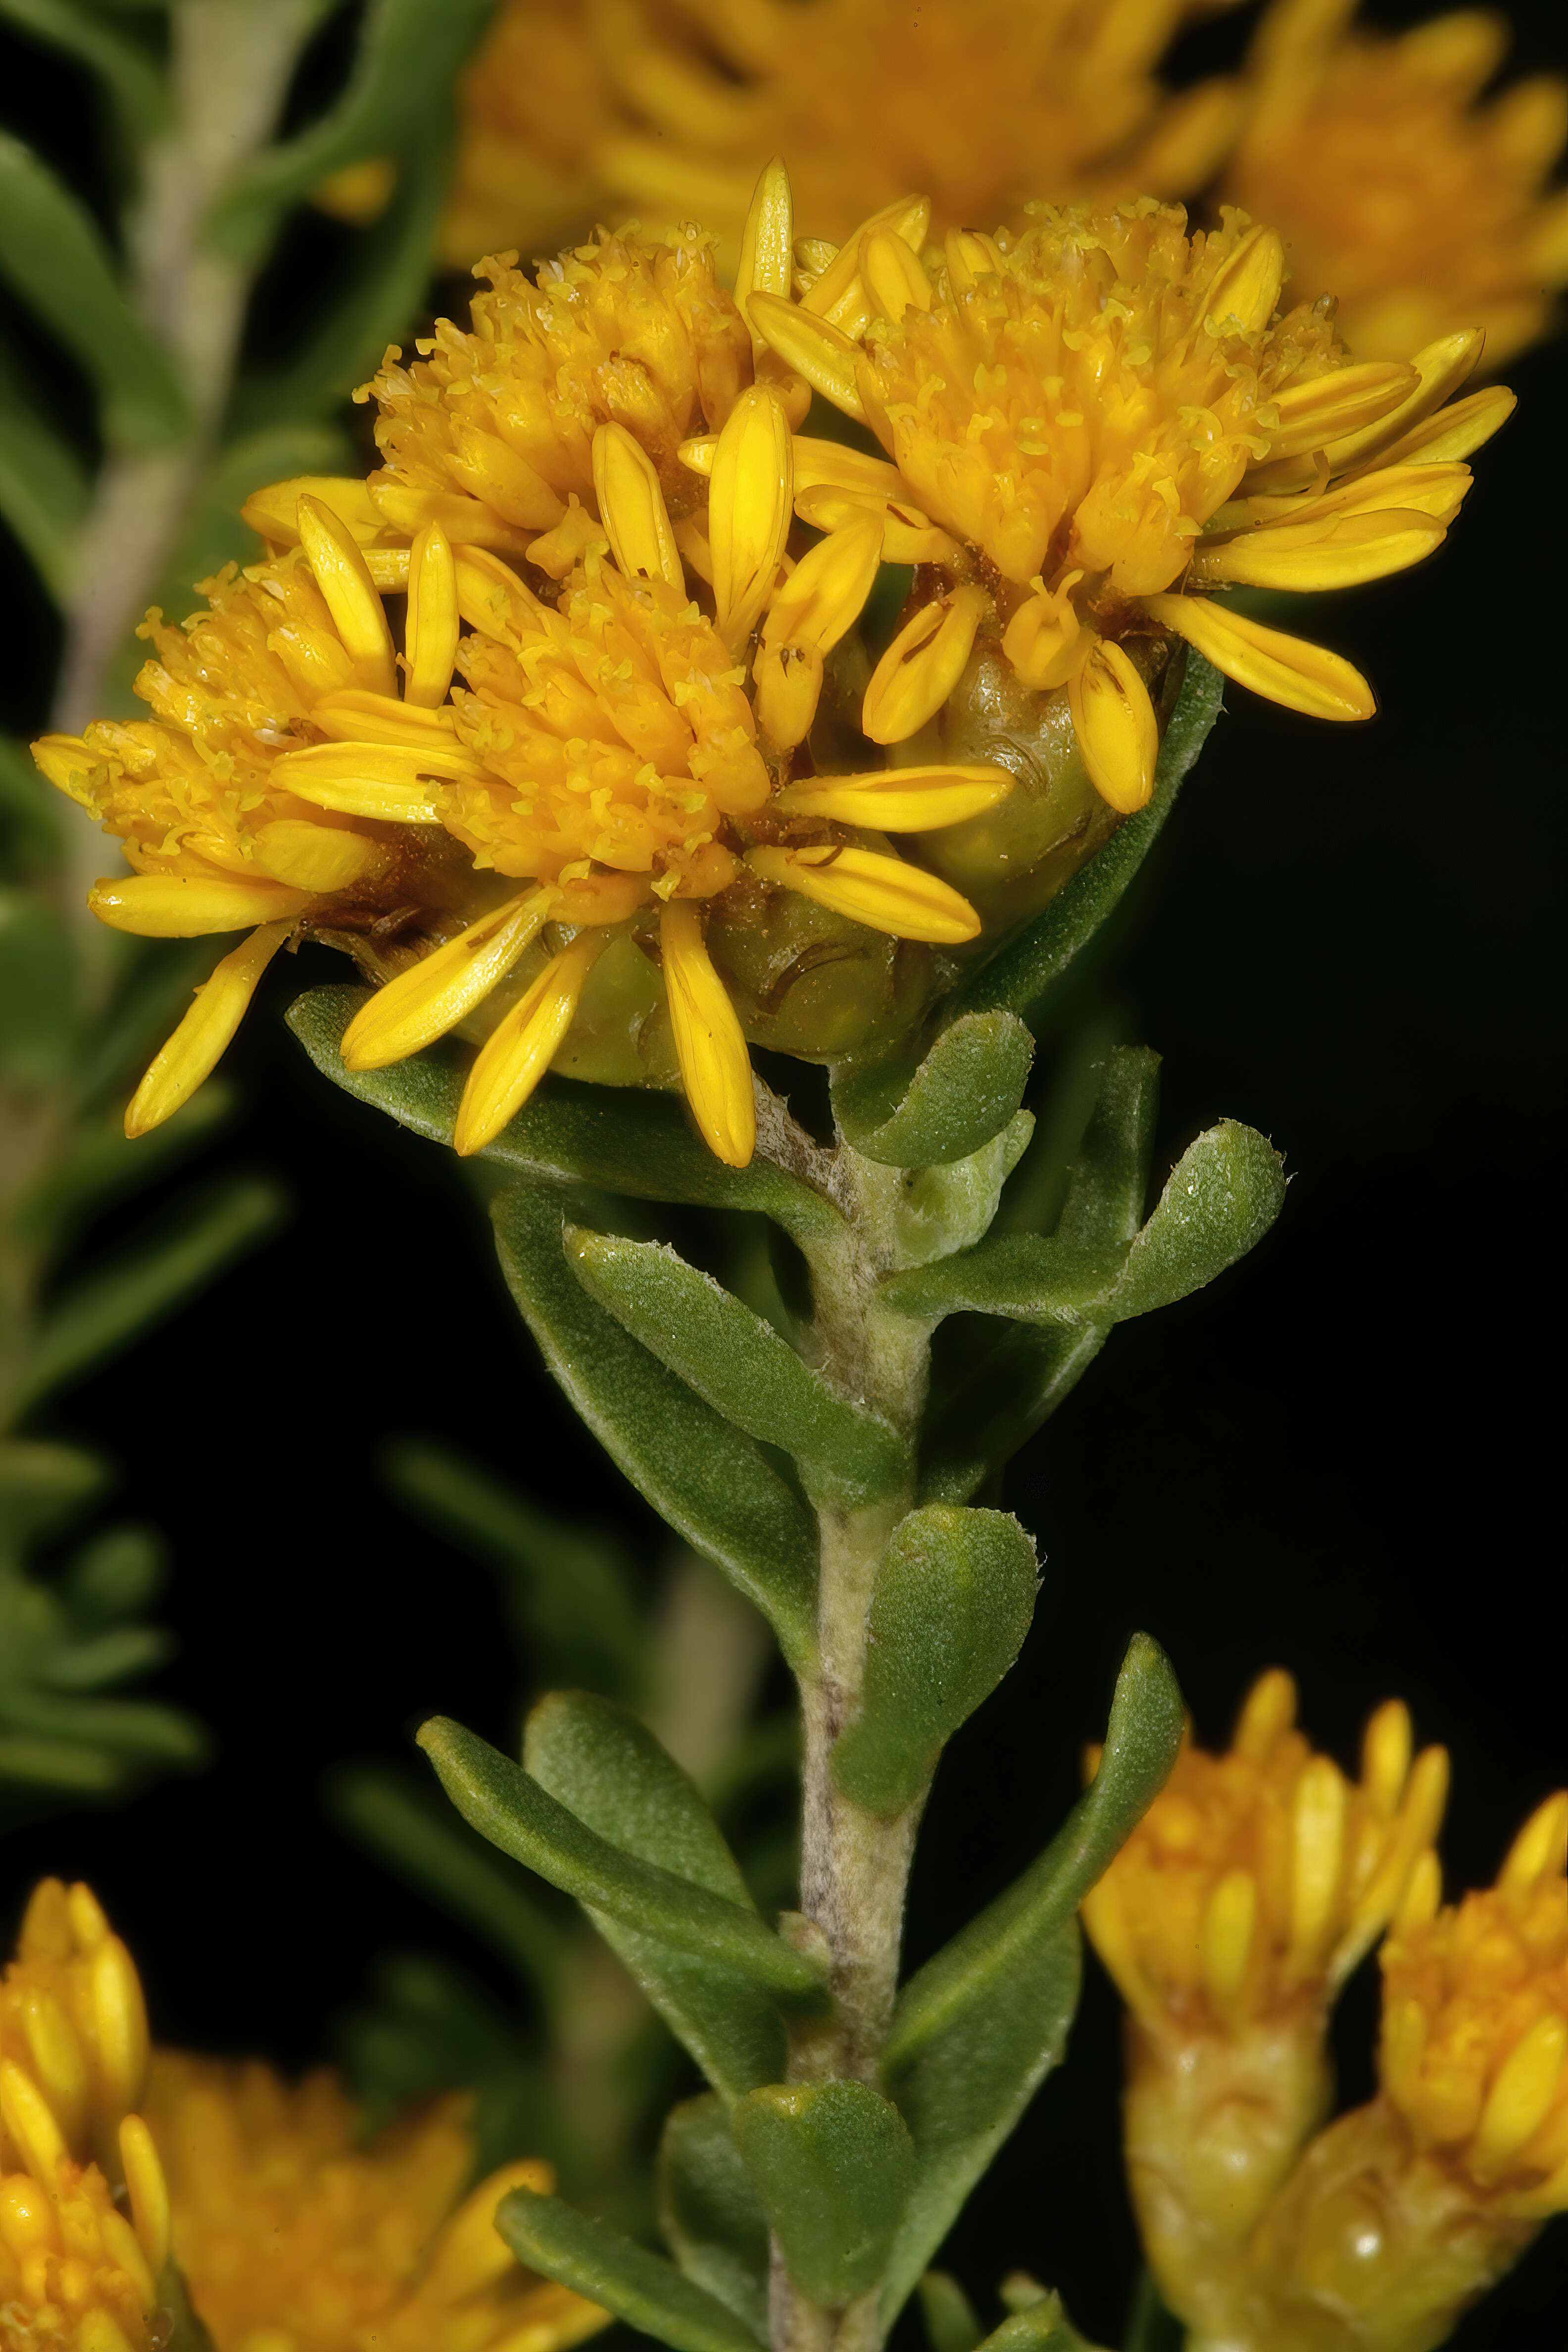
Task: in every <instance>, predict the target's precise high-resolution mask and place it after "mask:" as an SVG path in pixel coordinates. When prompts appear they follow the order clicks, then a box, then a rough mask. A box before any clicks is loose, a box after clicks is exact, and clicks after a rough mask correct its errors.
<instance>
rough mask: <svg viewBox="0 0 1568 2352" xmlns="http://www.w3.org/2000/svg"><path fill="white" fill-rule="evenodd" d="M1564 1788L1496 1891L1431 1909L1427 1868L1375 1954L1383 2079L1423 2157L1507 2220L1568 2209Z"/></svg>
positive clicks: (1529, 1827)
mask: <svg viewBox="0 0 1568 2352" xmlns="http://www.w3.org/2000/svg"><path fill="white" fill-rule="evenodd" d="M1565 1856H1568V1791H1560V1792H1559V1793H1558V1794H1557V1795H1556V1796H1554V1797H1549V1798H1548V1799H1547V1801H1546V1802H1545V1803H1544V1804H1543V1805H1542V1806H1541V1807H1540V1808H1539V1809H1538V1810H1537V1811H1536V1812H1535V1813H1533V1814H1532V1815H1531V1819H1530V1820H1529V1821H1528V1822H1526V1823H1525V1825H1524V1827H1523V1829H1522V1830H1521V1832H1520V1834H1519V1836H1518V1837H1517V1838H1516V1839H1515V1841H1514V1843H1513V1846H1512V1848H1511V1850H1510V1853H1509V1856H1508V1859H1507V1860H1506V1862H1505V1863H1504V1864H1503V1866H1502V1868H1501V1870H1500V1872H1499V1874H1498V1880H1497V1884H1496V1885H1495V1886H1491V1887H1488V1888H1485V1889H1483V1890H1481V1891H1480V1892H1479V1893H1475V1894H1471V1895H1466V1896H1465V1897H1464V1898H1463V1900H1462V1901H1461V1902H1459V1903H1458V1904H1457V1905H1450V1906H1444V1907H1443V1908H1441V1909H1439V1908H1438V1906H1437V1897H1438V1883H1437V1874H1436V1867H1435V1865H1432V1864H1428V1865H1426V1867H1424V1868H1423V1870H1422V1872H1421V1873H1420V1874H1419V1876H1418V1878H1417V1879H1416V1880H1415V1882H1414V1883H1413V1885H1412V1886H1411V1888H1410V1890H1409V1893H1408V1895H1407V1896H1406V1898H1405V1904H1404V1905H1403V1906H1402V1908H1401V1911H1400V1914H1399V1916H1398V1918H1397V1919H1396V1921H1395V1923H1394V1928H1393V1931H1392V1933H1391V1934H1390V1935H1389V1937H1388V1939H1387V1941H1386V1942H1385V1943H1384V1947H1383V1951H1382V1954H1381V1956H1380V1957H1381V1959H1382V1964H1383V2038H1382V2044H1381V2049H1380V2053H1379V2072H1380V2074H1381V2077H1382V2082H1383V2088H1384V2095H1385V2096H1386V2098H1387V2099H1388V2100H1389V2101H1390V2102H1391V2103H1392V2105H1394V2107H1395V2108H1396V2109H1397V2110H1398V2112H1399V2113H1400V2115H1401V2116H1404V2118H1405V2122H1406V2123H1407V2124H1408V2126H1409V2127H1410V2130H1411V2133H1412V2135H1413V2137H1414V2138H1415V2143H1416V2145H1417V2147H1420V2148H1422V2149H1425V2150H1429V2151H1431V2152H1432V2153H1433V2154H1435V2155H1436V2156H1438V2157H1440V2158H1442V2159H1443V2161H1444V2162H1446V2163H1447V2165H1449V2166H1450V2167H1451V2168H1454V2169H1455V2170H1456V2171H1457V2172H1458V2173H1461V2174H1462V2175H1463V2176H1464V2178H1465V2179H1467V2180H1468V2182H1469V2183H1470V2184H1471V2186H1472V2187H1473V2189H1474V2190H1475V2192H1476V2193H1477V2195H1478V2196H1479V2197H1480V2198H1482V2199H1484V2200H1486V2201H1487V2202H1489V2203H1490V2204H1493V2205H1495V2206H1496V2207H1497V2208H1499V2209H1500V2210H1502V2211H1503V2212H1505V2213H1508V2214H1510V2215H1513V2216H1516V2217H1520V2218H1525V2219H1531V2220H1539V2219H1542V2218H1543V2217H1544V2216H1545V2215H1547V2214H1549V2213H1557V2212H1563V2211H1565V2210H1568V1884H1565V1882H1564V1876H1563V1870H1564V1859H1565Z"/></svg>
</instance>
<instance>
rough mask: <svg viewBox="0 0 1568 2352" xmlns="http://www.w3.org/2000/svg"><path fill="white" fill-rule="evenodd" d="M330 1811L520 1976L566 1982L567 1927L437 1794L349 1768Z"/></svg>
mask: <svg viewBox="0 0 1568 2352" xmlns="http://www.w3.org/2000/svg"><path fill="white" fill-rule="evenodd" d="M327 1806H328V1810H329V1811H330V1812H331V1815H332V1818H333V1819H334V1821H336V1822H337V1823H338V1825H339V1827H340V1828H342V1829H344V1830H346V1831H347V1832H348V1833H349V1835H350V1836H351V1837H353V1838H355V1839H357V1840H358V1841H359V1843H361V1844H362V1845H364V1846H368V1847H369V1849H370V1851H371V1852H372V1853H374V1854H375V1855H376V1857H377V1859H378V1860H379V1861H381V1862H383V1863H384V1864H386V1866H387V1868H388V1869H389V1870H392V1871H395V1873H396V1874H397V1876H398V1877H399V1878H401V1879H403V1880H404V1881H405V1883H406V1884H407V1885H411V1886H416V1887H417V1888H418V1890H419V1892H420V1893H421V1894H422V1895H429V1896H430V1897H431V1898H432V1900H433V1901H435V1902H436V1903H437V1904H439V1905H440V1906H441V1908H442V1909H443V1910H444V1911H446V1912H447V1913H449V1914H450V1915H451V1916H452V1917H453V1918H456V1919H460V1920H461V1921H462V1922H463V1924H464V1926H465V1927H471V1928H473V1929H474V1931H475V1932H476V1934H478V1935H479V1936H482V1937H484V1939H485V1941H486V1943H488V1944H489V1946H490V1947H491V1948H492V1949H493V1950H495V1951H497V1952H499V1953H500V1956H501V1958H503V1959H505V1960H507V1961H508V1962H510V1965H511V1967H512V1968H514V1969H516V1970H517V1972H518V1974H519V1976H521V1977H522V1978H523V1979H525V1980H527V1981H529V1982H531V1983H534V1984H538V1985H542V1986H543V1987H544V1988H546V1989H547V1990H548V1989H549V1988H551V1987H553V1986H555V1985H557V1984H558V1983H559V1982H560V1979H561V1973H562V1970H563V1968H564V1967H565V1965H566V1939H565V1937H564V1936H563V1933H562V1930H561V1927H559V1926H558V1925H557V1923H556V1921H555V1920H553V1919H552V1918H551V1917H550V1916H549V1915H548V1914H547V1912H546V1911H545V1909H544V1907H543V1906H542V1904H541V1903H540V1902H539V1900H538V1898H537V1897H536V1895H534V1894H533V1892H532V1891H531V1888H530V1887H529V1886H528V1885H527V1884H526V1882H520V1881H519V1879H518V1876H517V1874H516V1872H515V1871H511V1870H509V1869H508V1868H507V1867H506V1865H505V1864H503V1863H501V1862H499V1861H498V1860H497V1858H496V1854H495V1850H494V1848H493V1847H492V1846H490V1845H489V1844H487V1843H486V1842H485V1840H484V1839H483V1838H482V1837H479V1836H477V1835H476V1834H475V1832H473V1831H472V1830H471V1829H469V1828H468V1824H467V1823H466V1822H463V1821H460V1820H459V1819H458V1817H457V1816H456V1815H455V1814H454V1812H453V1811H452V1808H451V1807H450V1805H448V1804H447V1803H446V1802H445V1801H443V1800H442V1799H441V1798H440V1797H438V1796H437V1794H436V1791H435V1790H433V1789H431V1788H429V1787H428V1786H427V1785H426V1783H424V1782H421V1781H416V1780H410V1779H409V1778H408V1776H407V1775H406V1774H405V1773H403V1772H400V1771H395V1770H390V1769H387V1767H385V1766H384V1765H378V1764H357V1765H346V1766H344V1767H342V1769H340V1770H338V1771H337V1772H335V1773H334V1774H333V1776H332V1778H331V1780H330V1781H329V1782H328V1784H327Z"/></svg>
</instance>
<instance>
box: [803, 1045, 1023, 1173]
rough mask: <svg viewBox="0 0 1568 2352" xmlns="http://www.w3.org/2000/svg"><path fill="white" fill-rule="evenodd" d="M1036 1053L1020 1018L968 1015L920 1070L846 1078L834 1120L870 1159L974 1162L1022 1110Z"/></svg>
mask: <svg viewBox="0 0 1568 2352" xmlns="http://www.w3.org/2000/svg"><path fill="white" fill-rule="evenodd" d="M1034 1053H1035V1041H1034V1038H1033V1037H1032V1036H1031V1034H1030V1033H1029V1031H1028V1030H1027V1028H1026V1026H1025V1024H1023V1022H1022V1021H1020V1020H1019V1019H1018V1018H1017V1016H1016V1014H1015V1013H966V1014H964V1015H963V1016H961V1018H960V1019H958V1020H956V1021H954V1022H952V1023H951V1024H949V1026H948V1027H947V1028H945V1029H943V1030H942V1032H941V1034H939V1036H938V1037H937V1039H936V1042H935V1044H934V1045H932V1046H931V1051H930V1052H929V1053H928V1054H927V1055H926V1056H925V1059H924V1060H923V1061H922V1062H921V1063H920V1064H918V1065H917V1066H915V1067H913V1068H912V1069H911V1068H910V1066H908V1065H907V1064H900V1065H896V1066H894V1067H893V1068H892V1069H891V1070H889V1069H885V1068H883V1069H876V1070H867V1071H864V1072H857V1073H855V1074H854V1075H852V1076H848V1077H845V1078H841V1079H838V1080H837V1082H836V1083H835V1085H834V1087H833V1112H834V1117H835V1118H837V1121H838V1124H839V1126H840V1128H841V1129H843V1132H844V1135H845V1138H846V1139H847V1141H848V1142H849V1143H851V1144H853V1146H854V1148H855V1150H857V1151H858V1152H859V1153H860V1154H861V1155H862V1156H863V1157H864V1158H865V1159H868V1160H885V1161H888V1162H889V1163H890V1164H891V1165H892V1166H893V1167H896V1168H924V1167H929V1166H930V1165H931V1163H932V1162H933V1161H944V1162H945V1161H947V1160H967V1159H968V1158H969V1156H970V1154H971V1153H972V1152H975V1151H978V1150H980V1149H981V1147H982V1145H983V1144H986V1143H989V1142H990V1140H991V1139H992V1137H993V1136H994V1135H1000V1134H1001V1132H1002V1130H1003V1129H1004V1128H1005V1126H1006V1125H1007V1123H1008V1121H1009V1120H1010V1119H1011V1118H1012V1117H1013V1115H1014V1113H1015V1112H1016V1109H1017V1108H1018V1105H1019V1104H1020V1102H1021V1101H1022V1100H1023V1098H1024V1087H1025V1084H1026V1081H1027V1078H1028V1076H1029V1065H1030V1063H1031V1062H1032V1060H1033V1059H1034Z"/></svg>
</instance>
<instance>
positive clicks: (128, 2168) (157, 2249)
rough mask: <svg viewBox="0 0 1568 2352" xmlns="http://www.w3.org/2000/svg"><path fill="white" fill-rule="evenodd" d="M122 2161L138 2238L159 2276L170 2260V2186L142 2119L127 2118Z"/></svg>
mask: <svg viewBox="0 0 1568 2352" xmlns="http://www.w3.org/2000/svg"><path fill="white" fill-rule="evenodd" d="M120 2162H121V2168H122V2170H123V2171H124V2174H125V2186H126V2188H127V2189H128V2190H129V2191H130V2194H131V2218H132V2222H133V2224H134V2226H135V2231H136V2235H137V2237H138V2238H139V2239H140V2240H141V2242H142V2252H143V2253H144V2254H145V2255H146V2257H147V2260H148V2262H149V2263H150V2264H151V2266H152V2269H153V2275H154V2276H156V2275H157V2274H158V2273H160V2272H161V2271H162V2270H163V2265H164V2263H166V2262H167V2261H168V2259H169V2237H170V2218H169V2184H168V2182H167V2180H166V2179H164V2177H163V2165H162V2163H161V2162H160V2161H159V2157H158V2150H157V2147H156V2145H155V2143H154V2141H153V2135H152V2133H151V2132H150V2131H149V2130H148V2128H147V2126H146V2125H145V2124H144V2123H143V2122H142V2118H141V2116H126V2117H125V2118H124V2120H123V2122H122V2123H121V2126H120Z"/></svg>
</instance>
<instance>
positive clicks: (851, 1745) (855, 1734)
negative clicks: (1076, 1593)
mask: <svg viewBox="0 0 1568 2352" xmlns="http://www.w3.org/2000/svg"><path fill="white" fill-rule="evenodd" d="M1038 1581H1039V1580H1038V1576H1037V1570H1036V1563H1035V1547H1034V1544H1033V1543H1032V1542H1031V1540H1030V1538H1028V1536H1027V1535H1026V1533H1025V1532H1024V1529H1023V1528H1021V1527H1020V1526H1019V1524H1018V1522H1017V1520H1016V1519H1015V1518H1009V1517H1007V1516H1006V1515H1005V1513H1003V1512H1001V1511H960V1510H954V1509H952V1507H950V1506H948V1505H946V1504H936V1505H932V1506H929V1507H926V1508H925V1509H923V1510H917V1511H911V1512H910V1515H909V1517H907V1518H906V1519H904V1520H903V1521H902V1523H901V1524H900V1527H899V1528H898V1529H897V1531H896V1532H895V1534H894V1536H893V1538H892V1541H891V1542H890V1543H889V1546H888V1549H887V1550H886V1551H885V1552H884V1554H883V1556H882V1559H881V1561H880V1563H879V1567H878V1570H877V1580H876V1584H875V1586H874V1587H873V1589H872V1594H871V1614H870V1638H869V1642H868V1647H867V1653H866V1682H865V1689H864V1692H863V1695H862V1697H861V1702H860V1712H859V1715H858V1717H856V1719H855V1721H854V1722H853V1723H852V1724H851V1725H850V1726H849V1727H848V1729H847V1731H846V1732H845V1733H844V1734H843V1736H842V1738H840V1739H839V1741H838V1743H837V1747H836V1748H835V1749H834V1752H833V1768H832V1769H833V1777H834V1780H836V1781H837V1785H838V1787H839V1788H840V1789H841V1790H843V1792H844V1794H845V1795H846V1796H847V1797H849V1798H851V1799H852V1800H853V1801H855V1803H857V1804H859V1805H864V1806H866V1807H867V1808H868V1810H869V1811H872V1812H877V1813H897V1812H901V1811H903V1809H904V1807H905V1806H906V1805H911V1804H913V1803H914V1802H915V1801H916V1799H917V1798H918V1797H920V1796H921V1795H922V1794H923V1793H924V1791H925V1789H926V1787H927V1786H928V1784H929V1782H930V1780H931V1774H932V1772H933V1771H934V1770H935V1769H936V1762H937V1758H938V1757H939V1756H940V1754H941V1752H942V1747H943V1745H944V1743H945V1742H946V1741H947V1740H948V1739H950V1738H952V1734H953V1733H954V1732H955V1731H956V1730H957V1729H958V1727H959V1725H960V1724H961V1723H963V1722H964V1721H965V1720H966V1719H967V1717H970V1716H971V1715H973V1712H974V1710H975V1708H976V1707H977V1706H980V1704H981V1703H982V1701H983V1700H984V1699H986V1698H989V1696H991V1693H992V1692H993V1691H994V1689H995V1687H996V1685H997V1684H998V1683H999V1682H1000V1681H1001V1679H1002V1677H1003V1675H1005V1673H1006V1672H1007V1669H1008V1667H1009V1666H1010V1665H1011V1664H1013V1661H1014V1659H1015V1658H1016V1656H1017V1654H1018V1653H1019V1651H1020V1650H1021V1649H1022V1648H1023V1646H1024V1636H1025V1635H1026V1633H1027V1632H1028V1630H1029V1621H1030V1619H1031V1618H1032V1616H1033V1615H1034V1612H1035V1594H1036V1592H1037V1589H1038Z"/></svg>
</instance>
